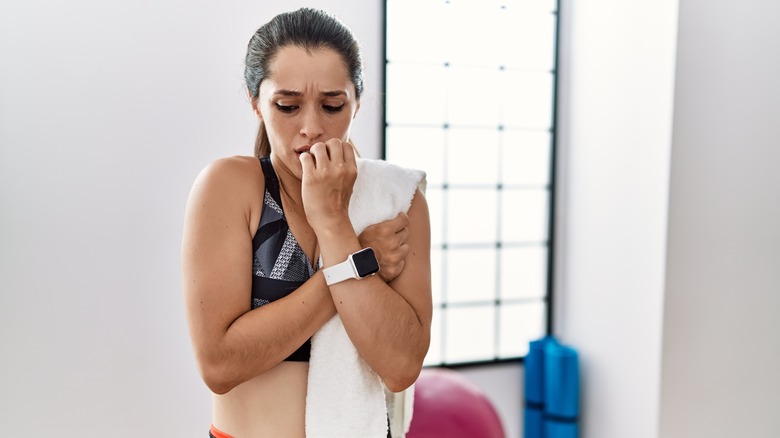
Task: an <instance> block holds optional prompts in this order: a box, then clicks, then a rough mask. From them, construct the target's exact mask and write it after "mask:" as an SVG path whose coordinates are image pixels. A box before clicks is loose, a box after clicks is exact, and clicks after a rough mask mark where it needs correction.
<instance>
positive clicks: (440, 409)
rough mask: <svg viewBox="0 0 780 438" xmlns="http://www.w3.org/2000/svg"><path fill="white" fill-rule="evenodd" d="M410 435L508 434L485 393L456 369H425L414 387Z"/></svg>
mask: <svg viewBox="0 0 780 438" xmlns="http://www.w3.org/2000/svg"><path fill="white" fill-rule="evenodd" d="M406 436H407V438H504V428H503V426H502V425H501V419H500V418H499V417H498V414H497V413H496V410H495V408H493V405H492V404H491V403H490V400H488V399H487V397H486V396H485V394H484V393H483V392H482V391H481V390H480V389H479V388H478V387H477V386H476V385H474V384H473V383H471V382H469V381H468V380H466V379H465V378H464V377H462V376H461V375H460V374H459V373H457V372H456V371H452V370H448V369H443V368H426V369H423V371H422V373H421V374H420V377H419V378H418V379H417V383H416V385H415V391H414V414H413V415H412V424H411V425H410V427H409V433H408V434H407V435H406Z"/></svg>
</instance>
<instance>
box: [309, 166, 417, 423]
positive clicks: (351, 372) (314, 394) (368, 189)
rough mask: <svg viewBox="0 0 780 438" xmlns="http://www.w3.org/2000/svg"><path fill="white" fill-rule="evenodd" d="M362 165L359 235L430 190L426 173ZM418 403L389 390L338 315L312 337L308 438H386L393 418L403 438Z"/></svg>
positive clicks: (355, 219)
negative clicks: (415, 196) (414, 405)
mask: <svg viewBox="0 0 780 438" xmlns="http://www.w3.org/2000/svg"><path fill="white" fill-rule="evenodd" d="M357 162H358V176H357V180H356V181H355V186H354V189H353V191H352V198H350V201H349V217H350V220H351V221H352V226H353V227H354V229H355V233H358V234H360V232H361V231H363V230H364V229H365V228H366V227H368V226H369V225H372V224H375V223H378V222H382V221H385V220H388V219H392V218H394V217H396V216H397V215H398V213H400V212H402V211H403V212H407V211H408V210H409V207H410V206H411V202H412V198H413V197H414V193H415V189H417V188H418V187H419V188H420V190H422V191H424V190H425V173H424V172H422V171H419V170H413V169H406V168H402V167H399V166H396V165H393V164H390V163H387V162H385V161H379V160H367V159H358V161H357ZM386 393H387V394H386ZM412 397H413V388H409V389H407V390H406V391H404V393H399V394H393V393H391V392H389V391H387V390H386V388H385V387H384V384H383V383H382V380H381V379H380V378H379V376H378V375H377V374H376V373H375V372H374V370H372V369H371V368H370V367H369V366H368V364H366V363H365V361H363V359H362V358H361V357H360V356H359V355H358V352H357V350H356V349H355V346H354V345H352V342H351V341H350V340H349V336H347V332H346V330H345V329H344V325H343V324H342V322H341V318H339V316H338V315H336V316H334V317H333V318H332V319H331V320H330V321H328V322H327V323H325V325H323V326H322V328H321V329H320V330H319V331H317V333H315V334H314V336H313V337H312V339H311V357H310V359H309V379H308V389H307V394H306V437H307V438H342V437H361V438H374V437H376V438H386V437H387V426H388V420H387V418H388V417H387V416H388V415H390V423H391V429H392V431H393V437H401V438H402V437H403V436H404V435H405V433H406V431H408V429H409V423H410V422H411V408H412ZM388 408H389V409H388ZM399 416H400V417H401V418H399Z"/></svg>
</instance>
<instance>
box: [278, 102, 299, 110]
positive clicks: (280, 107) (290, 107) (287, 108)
mask: <svg viewBox="0 0 780 438" xmlns="http://www.w3.org/2000/svg"><path fill="white" fill-rule="evenodd" d="M274 105H276V109H278V110H279V111H281V112H283V113H291V112H293V111H295V110H297V109H298V106H297V105H282V104H280V103H279V102H276V103H274Z"/></svg>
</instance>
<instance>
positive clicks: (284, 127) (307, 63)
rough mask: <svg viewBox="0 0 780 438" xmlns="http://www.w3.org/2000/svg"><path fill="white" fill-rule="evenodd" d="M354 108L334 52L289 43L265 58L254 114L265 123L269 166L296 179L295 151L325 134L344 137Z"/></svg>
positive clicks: (298, 169) (352, 89) (349, 83)
mask: <svg viewBox="0 0 780 438" xmlns="http://www.w3.org/2000/svg"><path fill="white" fill-rule="evenodd" d="M359 106H360V103H359V101H358V100H357V97H356V96H355V86H354V84H353V83H352V81H351V80H350V77H349V73H348V71H347V68H346V66H345V65H344V61H343V59H342V57H341V55H339V53H338V52H336V51H334V50H332V49H328V48H322V49H318V50H314V51H311V52H307V51H306V49H303V48H301V47H298V46H294V45H293V46H286V47H283V48H281V49H280V50H279V51H278V52H277V54H276V57H275V58H274V59H273V60H272V61H271V63H270V65H269V74H268V75H267V76H266V77H265V79H263V82H261V83H260V92H259V97H258V100H257V106H256V107H255V113H256V114H257V116H258V117H260V119H261V120H262V121H263V123H264V124H265V130H266V133H267V134H268V140H269V141H270V143H271V156H272V159H273V162H274V165H275V166H283V167H286V168H287V170H288V171H290V172H291V173H292V174H293V175H295V176H296V177H297V178H300V177H301V164H300V161H299V158H298V157H299V155H300V154H301V152H302V151H305V150H308V148H310V147H311V146H312V145H313V144H314V143H317V142H321V141H322V142H324V141H326V140H330V139H331V138H338V139H340V140H342V141H346V140H347V138H348V137H349V129H350V126H351V125H352V119H353V118H354V117H355V113H356V112H357V109H358V107H359Z"/></svg>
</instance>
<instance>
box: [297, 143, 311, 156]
mask: <svg viewBox="0 0 780 438" xmlns="http://www.w3.org/2000/svg"><path fill="white" fill-rule="evenodd" d="M309 149H311V145H308V144H307V145H305V146H301V147H299V148H297V149H295V155H296V156H298V157H300V156H301V154H308V153H309Z"/></svg>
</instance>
